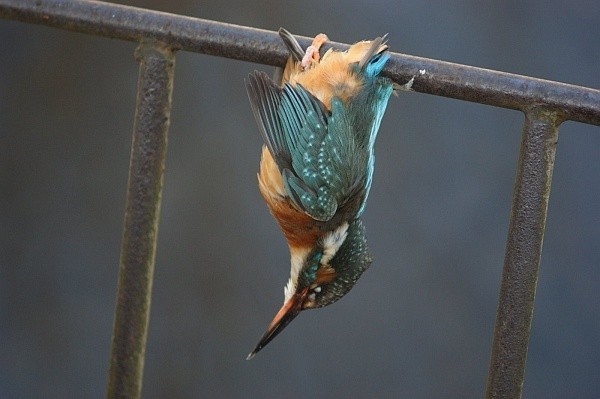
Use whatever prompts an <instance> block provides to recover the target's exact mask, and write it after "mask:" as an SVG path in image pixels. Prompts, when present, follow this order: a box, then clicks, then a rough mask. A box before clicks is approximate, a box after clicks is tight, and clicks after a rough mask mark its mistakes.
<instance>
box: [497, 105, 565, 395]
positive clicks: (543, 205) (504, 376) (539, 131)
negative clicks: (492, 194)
mask: <svg viewBox="0 0 600 399" xmlns="http://www.w3.org/2000/svg"><path fill="white" fill-rule="evenodd" d="M559 124H560V117H558V116H557V115H556V114H555V113H554V112H552V111H549V110H547V109H544V108H539V107H533V108H532V109H530V110H528V111H527V112H526V114H525V125H524V127H523V134H522V139H521V150H520V153H519V160H518V163H517V176H516V179H515V188H514V192H513V204H512V209H511V218H510V224H509V228H508V238H507V241H506V256H505V259H504V269H503V272H502V283H501V286H500V295H499V300H498V309H497V314H496V327H495V330H494V342H493V345H492V353H491V360H490V369H489V374H488V383H487V392H486V398H487V399H492V398H520V397H521V393H522V388H523V380H524V375H525V362H526V358H527V347H528V343H529V333H530V330H531V319H532V317H533V303H534V299H535V290H536V285H537V279H538V270H539V266H540V257H541V254H542V242H543V240H544V229H545V225H546V214H547V211H548V200H549V197H550V185H551V182H552V171H553V168H554V156H555V153H556V145H557V142H558V126H559Z"/></svg>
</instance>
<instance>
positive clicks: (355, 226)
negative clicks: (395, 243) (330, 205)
mask: <svg viewBox="0 0 600 399" xmlns="http://www.w3.org/2000/svg"><path fill="white" fill-rule="evenodd" d="M290 249H291V263H292V267H291V272H290V279H289V281H288V284H287V285H286V287H285V299H284V303H283V306H282V307H281V309H280V310H279V312H277V314H276V315H275V317H274V318H273V320H272V321H271V323H269V325H268V327H267V330H266V331H265V333H264V335H263V336H262V338H261V339H260V342H259V343H258V345H256V348H254V350H253V351H252V352H250V354H249V355H248V358H247V359H248V360H250V359H252V358H253V357H254V356H255V355H256V353H258V351H260V350H261V349H262V348H264V347H265V346H266V345H267V344H268V343H269V342H271V340H272V339H273V338H275V337H276V336H277V335H278V334H279V333H280V332H281V331H283V329H284V328H285V327H286V326H287V325H288V324H289V323H290V322H291V321H292V320H293V319H294V318H295V317H296V316H298V314H299V313H300V312H301V311H302V310H306V309H313V308H322V307H324V306H327V305H330V304H332V303H333V302H335V301H337V300H338V299H340V298H341V297H343V296H344V295H346V293H348V291H350V289H351V288H352V287H353V286H354V284H355V283H356V281H357V280H358V278H359V277H360V276H361V275H362V273H363V272H364V271H365V270H367V269H368V268H369V266H370V265H371V262H372V259H371V256H370V253H369V250H368V247H367V242H366V239H365V230H364V226H363V224H362V222H361V220H360V219H354V220H353V221H350V222H343V223H342V224H341V225H340V226H338V227H337V228H335V229H334V230H332V231H329V232H327V233H326V234H324V235H323V236H322V237H321V238H320V239H319V240H317V242H316V244H315V245H314V246H312V247H308V248H294V247H290Z"/></svg>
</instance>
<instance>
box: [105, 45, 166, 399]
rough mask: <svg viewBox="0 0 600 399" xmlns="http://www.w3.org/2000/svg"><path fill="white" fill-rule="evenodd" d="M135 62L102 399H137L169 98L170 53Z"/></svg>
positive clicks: (153, 51)
mask: <svg viewBox="0 0 600 399" xmlns="http://www.w3.org/2000/svg"><path fill="white" fill-rule="evenodd" d="M136 58H137V59H138V61H139V63H140V73H139V78H138V88H137V90H138V92H137V101H136V110H135V122H134V126H133V142H132V144H131V160H130V165H129V181H128V183H127V199H126V204H125V221H124V227H123V242H122V245H121V259H120V264H119V281H118V287H117V300H116V306H115V320H114V325H113V338H112V345H111V356H110V368H109V371H108V385H107V393H106V397H107V398H139V397H140V395H141V390H142V374H143V369H144V355H145V350H146V337H147V331H148V319H149V315H150V302H151V300H150V299H151V295H152V279H153V274H154V259H155V253H156V240H157V234H158V219H159V214H160V203H161V196H162V187H163V172H164V168H165V156H166V151H167V132H168V130H169V121H170V119H169V117H170V113H171V99H172V93H173V74H174V72H173V70H174V64H175V57H174V53H173V52H172V51H171V49H169V48H164V47H163V46H161V45H157V44H155V43H146V42H142V43H141V44H140V45H139V46H138V48H137V49H136Z"/></svg>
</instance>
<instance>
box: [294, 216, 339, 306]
mask: <svg viewBox="0 0 600 399" xmlns="http://www.w3.org/2000/svg"><path fill="white" fill-rule="evenodd" d="M347 236H348V222H344V223H343V224H341V225H340V226H339V227H338V228H337V229H335V230H333V231H330V232H329V233H327V234H325V236H323V238H322V239H321V240H322V242H321V245H322V246H323V257H322V258H321V264H323V265H327V264H329V261H331V259H332V258H333V257H334V256H335V254H336V253H337V251H338V250H339V249H340V247H341V246H342V244H343V243H344V241H345V240H346V237H347ZM311 251H312V248H310V247H306V248H290V255H291V264H292V267H291V269H290V279H289V280H288V283H287V285H286V286H285V288H284V291H283V292H284V296H285V298H284V301H283V302H284V303H285V302H287V301H288V300H289V299H290V298H291V297H292V295H294V292H296V287H298V276H299V274H300V270H302V266H303V265H304V262H305V260H306V258H307V257H308V255H309V254H310V252H311Z"/></svg>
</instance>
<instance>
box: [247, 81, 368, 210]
mask: <svg viewBox="0 0 600 399" xmlns="http://www.w3.org/2000/svg"><path fill="white" fill-rule="evenodd" d="M247 89H248V96H249V98H250V104H251V105H252V110H253V112H254V116H255V118H256V121H257V123H258V126H259V130H260V131H261V134H262V136H263V139H264V141H265V143H266V145H267V148H268V149H269V152H270V153H271V155H272V156H273V158H274V160H275V162H276V163H277V165H278V166H279V169H280V171H281V174H282V177H283V181H284V184H285V187H286V191H287V192H288V195H289V196H290V198H291V199H292V201H293V202H294V204H295V205H296V206H297V207H298V208H299V209H301V210H303V211H304V212H306V213H307V214H308V215H310V216H311V217H312V218H314V219H316V220H322V221H326V220H330V219H331V218H332V217H333V216H334V215H335V213H336V211H337V210H338V208H339V207H340V206H343V205H344V204H345V203H347V202H348V201H349V199H350V198H352V197H355V196H360V194H361V192H360V191H361V190H360V187H361V186H363V185H364V181H365V179H366V176H365V173H366V168H365V166H366V162H368V160H367V159H366V158H367V157H368V155H369V152H370V151H368V150H367V149H366V148H362V147H364V146H365V145H368V144H367V143H364V144H365V145H363V143H358V142H357V141H356V140H355V137H353V128H352V126H351V123H352V120H351V118H349V116H348V115H347V111H346V108H345V107H344V106H343V104H341V102H340V101H339V100H336V99H333V100H332V112H331V113H330V112H329V111H327V109H326V108H325V106H324V105H323V104H322V103H321V102H320V101H319V100H318V99H317V98H315V97H314V96H313V95H312V94H310V93H309V92H308V91H306V90H305V89H304V88H303V87H302V86H301V85H296V86H295V87H292V86H291V85H289V84H285V85H284V86H283V87H279V86H277V85H276V84H275V83H274V82H273V81H271V79H269V77H268V76H267V75H266V74H265V73H264V72H254V73H252V74H250V76H249V78H248V80H247ZM361 166H362V168H361ZM361 183H363V184H361ZM362 194H364V193H362Z"/></svg>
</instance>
